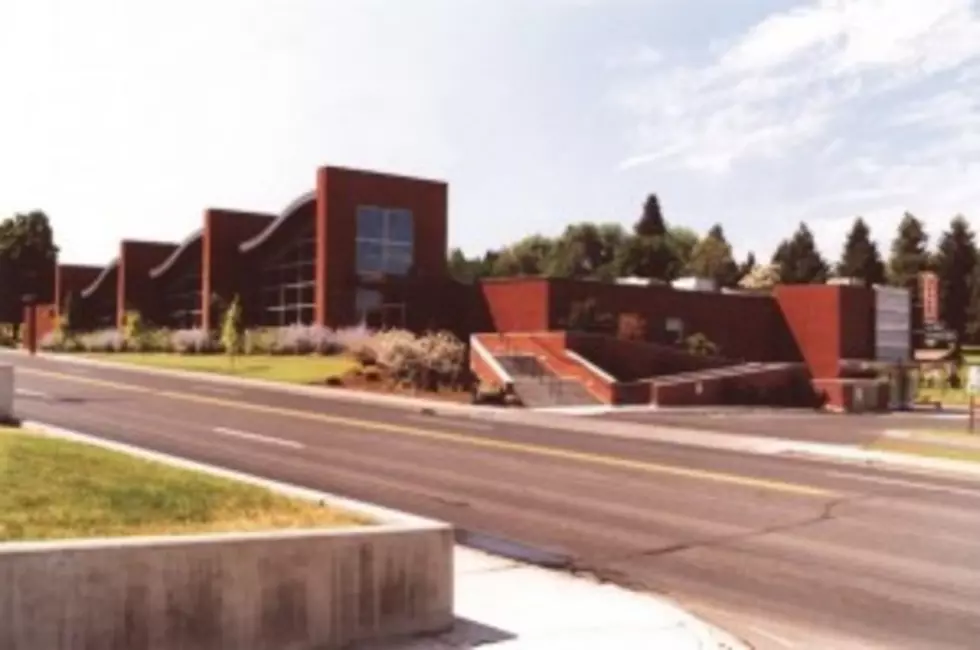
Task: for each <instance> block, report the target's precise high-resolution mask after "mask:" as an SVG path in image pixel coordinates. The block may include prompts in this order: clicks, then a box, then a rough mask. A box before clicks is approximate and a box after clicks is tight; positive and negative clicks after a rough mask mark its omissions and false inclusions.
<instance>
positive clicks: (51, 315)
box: [20, 303, 58, 348]
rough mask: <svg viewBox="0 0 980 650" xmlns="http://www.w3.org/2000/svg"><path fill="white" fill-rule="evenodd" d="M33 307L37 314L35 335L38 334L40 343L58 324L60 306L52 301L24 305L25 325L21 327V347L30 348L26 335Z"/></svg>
mask: <svg viewBox="0 0 980 650" xmlns="http://www.w3.org/2000/svg"><path fill="white" fill-rule="evenodd" d="M31 309H33V310H35V311H34V314H35V316H34V317H35V321H34V327H35V332H36V334H35V336H37V342H38V343H40V342H41V341H42V340H43V339H44V337H45V336H47V335H48V334H50V333H51V332H53V331H54V328H55V326H56V325H57V324H58V308H57V307H56V306H55V305H54V304H51V303H47V304H38V305H33V306H31V307H27V306H25V307H24V314H23V316H22V318H23V320H22V321H21V322H22V323H23V326H22V327H21V342H20V343H21V347H23V348H29V345H28V341H27V340H26V337H27V336H28V331H27V330H28V328H27V323H29V322H30V317H31V316H30V313H29V312H30V310H31Z"/></svg>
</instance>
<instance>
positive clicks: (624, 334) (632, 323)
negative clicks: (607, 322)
mask: <svg viewBox="0 0 980 650" xmlns="http://www.w3.org/2000/svg"><path fill="white" fill-rule="evenodd" d="M616 336H617V338H620V339H623V340H625V341H645V340H646V338H647V321H646V319H645V318H643V317H642V316H640V315H639V314H620V315H619V323H618V324H617V331H616Z"/></svg>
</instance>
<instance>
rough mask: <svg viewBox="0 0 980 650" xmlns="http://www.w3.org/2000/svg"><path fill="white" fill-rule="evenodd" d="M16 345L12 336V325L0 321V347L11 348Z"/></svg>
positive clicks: (15, 340)
mask: <svg viewBox="0 0 980 650" xmlns="http://www.w3.org/2000/svg"><path fill="white" fill-rule="evenodd" d="M16 345H17V339H16V337H15V336H14V326H13V325H11V324H10V323H0V347H3V348H12V347H15V346H16Z"/></svg>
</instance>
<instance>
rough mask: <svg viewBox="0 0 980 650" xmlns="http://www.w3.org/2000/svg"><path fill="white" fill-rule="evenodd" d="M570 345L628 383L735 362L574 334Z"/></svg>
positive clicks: (650, 344)
mask: <svg viewBox="0 0 980 650" xmlns="http://www.w3.org/2000/svg"><path fill="white" fill-rule="evenodd" d="M568 345H569V347H570V348H571V349H572V350H574V351H575V352H578V353H579V354H581V355H582V356H583V357H585V358H586V359H588V360H589V361H591V362H593V363H595V364H596V365H597V366H599V367H601V368H602V369H603V370H605V371H606V372H608V373H610V374H611V375H613V376H614V377H616V378H617V379H619V380H620V381H626V382H629V381H634V380H639V379H648V378H651V377H657V376H662V375H673V374H678V373H682V372H691V371H693V370H703V369H706V368H718V367H721V366H726V365H733V363H734V362H733V361H730V360H728V359H724V358H718V357H704V356H698V355H693V354H688V353H687V352H685V351H683V350H680V349H677V348H673V347H670V346H666V345H660V344H656V343H646V342H642V341H625V340H622V339H617V338H612V337H609V336H598V335H591V334H577V333H570V334H569V340H568Z"/></svg>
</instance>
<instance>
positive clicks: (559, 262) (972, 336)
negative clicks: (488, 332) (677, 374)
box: [449, 195, 980, 343]
mask: <svg viewBox="0 0 980 650" xmlns="http://www.w3.org/2000/svg"><path fill="white" fill-rule="evenodd" d="M930 244H931V242H930V238H929V235H928V233H927V232H926V230H925V227H924V224H923V222H922V221H921V220H920V219H918V218H917V217H915V216H914V215H913V214H911V213H908V212H906V213H905V215H904V216H903V217H902V219H901V222H900V223H899V225H898V228H897V230H896V232H895V233H894V235H893V239H892V241H891V245H890V247H889V249H888V251H887V253H886V254H883V253H882V251H881V250H879V247H878V244H877V243H876V241H875V239H874V238H873V237H872V233H871V229H870V228H869V227H868V224H867V222H866V221H865V220H864V219H863V218H861V217H857V218H855V219H854V223H853V224H852V226H851V229H850V231H849V232H848V234H847V237H846V238H845V241H844V245H843V247H842V250H841V252H840V256H839V258H838V259H837V260H836V261H835V262H834V261H830V260H828V259H826V258H825V257H824V256H823V255H822V254H821V253H820V251H819V249H818V248H817V245H816V241H815V240H814V237H813V232H812V231H811V230H810V228H809V227H808V226H807V225H806V223H800V224H799V225H798V227H797V229H796V231H795V232H794V233H793V234H792V235H791V236H789V237H788V238H786V239H784V240H783V241H781V242H780V243H779V245H778V246H777V247H776V250H775V252H774V253H773V255H772V257H771V259H770V260H769V262H768V263H764V262H760V261H759V260H757V259H756V257H755V255H753V254H752V253H749V254H748V255H747V256H746V257H745V259H741V260H740V259H736V257H735V255H734V253H733V251H732V246H731V244H730V243H729V242H728V240H727V238H726V236H725V232H724V229H723V228H722V226H721V224H715V225H714V226H712V227H711V228H710V229H709V230H708V231H707V232H706V233H705V234H703V235H699V234H698V233H696V232H695V231H693V230H692V229H690V228H687V227H684V226H679V225H670V224H668V223H667V221H666V220H665V219H664V216H663V212H662V210H661V206H660V201H659V200H658V198H657V196H656V195H650V196H649V197H647V199H646V201H645V203H644V205H643V209H642V212H641V214H640V216H639V218H638V219H637V221H636V222H635V224H634V225H633V227H632V228H631V229H627V228H624V227H623V226H622V225H620V224H618V223H588V222H586V223H577V224H572V225H570V226H568V227H567V228H566V229H565V231H564V232H563V233H562V234H561V235H559V236H557V237H546V236H543V235H531V236H529V237H525V238H524V239H521V240H519V241H517V242H515V243H513V244H511V245H509V246H505V247H503V248H501V249H498V250H490V251H487V252H486V253H485V254H483V255H482V256H478V257H467V256H466V255H465V254H463V252H462V251H461V250H460V249H458V248H457V249H454V250H452V251H451V252H450V255H449V269H450V273H451V274H452V275H453V276H454V277H455V278H456V279H457V280H460V281H462V282H473V281H475V280H478V279H480V278H492V277H507V276H515V275H516V276H544V277H556V278H581V279H594V280H612V279H614V278H621V277H641V278H647V279H650V280H652V281H654V282H658V283H669V282H671V281H673V280H676V279H677V278H679V277H682V276H696V277H701V278H709V279H711V280H713V281H714V282H715V284H716V285H717V286H718V287H719V288H737V287H738V288H744V289H757V290H763V289H768V288H770V287H772V286H773V285H775V284H778V283H781V284H815V283H824V282H826V281H827V280H828V279H829V278H831V277H841V278H852V279H854V280H856V281H858V282H859V283H863V284H866V285H868V286H871V285H875V284H888V285H892V286H898V287H905V288H907V289H909V290H910V293H911V295H912V299H913V328H914V329H915V330H916V331H919V330H921V328H922V305H921V300H920V297H919V291H918V278H919V274H920V273H921V272H923V271H933V272H935V273H936V274H937V276H938V278H939V297H940V300H939V312H940V319H941V321H942V323H943V324H944V325H945V326H946V327H947V328H948V329H949V330H951V331H952V332H954V333H955V334H956V335H957V340H959V341H960V342H969V343H978V342H980V264H978V260H980V254H978V248H977V241H976V236H975V233H974V231H973V230H972V228H971V227H970V224H969V222H968V221H967V219H966V218H965V217H963V216H956V217H954V218H953V219H952V220H951V221H950V223H949V226H948V227H947V228H946V230H944V231H943V232H942V233H941V234H940V236H939V238H938V240H937V241H936V245H935V246H931V245H930Z"/></svg>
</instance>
